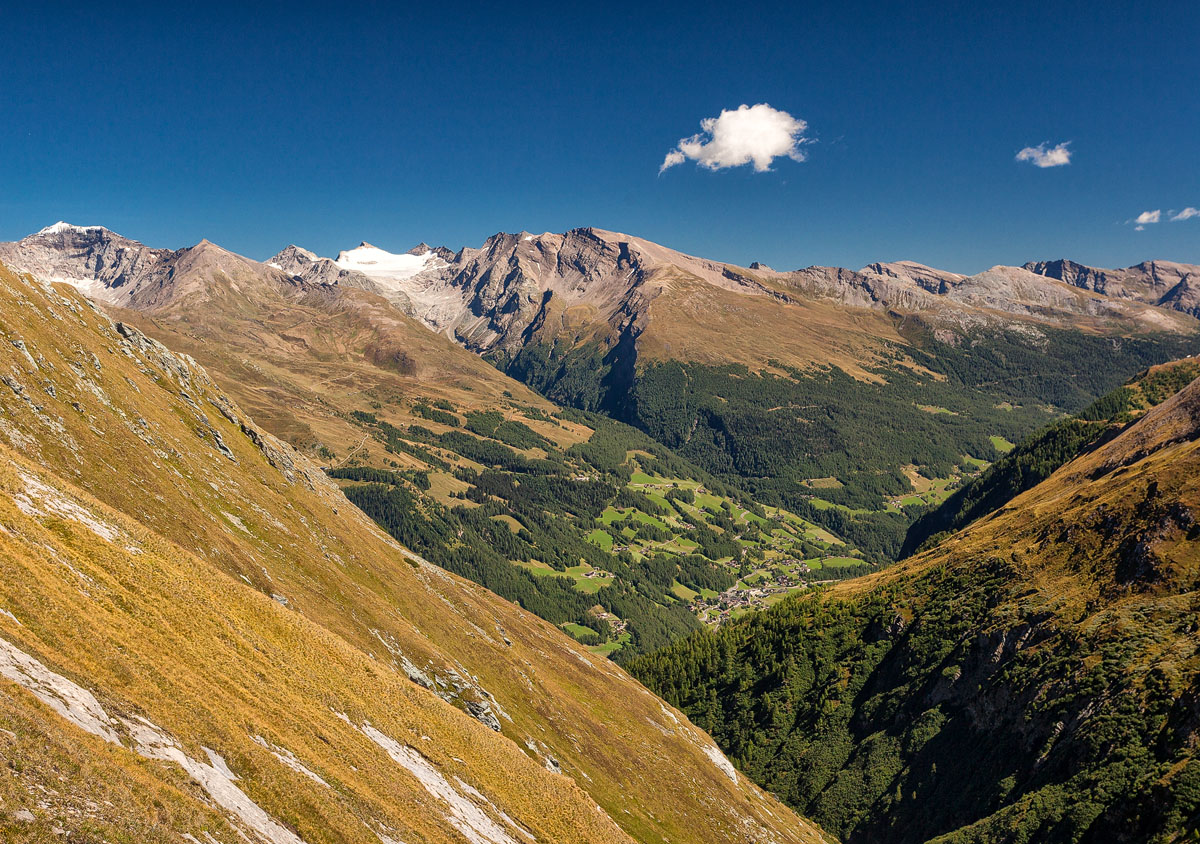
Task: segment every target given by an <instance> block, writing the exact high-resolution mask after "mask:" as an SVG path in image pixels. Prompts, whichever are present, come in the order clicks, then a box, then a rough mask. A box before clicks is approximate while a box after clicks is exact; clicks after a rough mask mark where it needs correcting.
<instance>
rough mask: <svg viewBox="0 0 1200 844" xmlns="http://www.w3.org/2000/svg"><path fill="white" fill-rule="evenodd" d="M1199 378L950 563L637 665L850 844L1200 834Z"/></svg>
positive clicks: (887, 576) (926, 563) (929, 560)
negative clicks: (1199, 629)
mask: <svg viewBox="0 0 1200 844" xmlns="http://www.w3.org/2000/svg"><path fill="white" fill-rule="evenodd" d="M1198 469H1200V381H1197V382H1193V383H1192V384H1190V385H1189V386H1187V387H1186V388H1185V389H1183V390H1182V391H1181V392H1180V393H1179V394H1178V395H1177V396H1175V397H1174V398H1172V399H1170V400H1168V401H1166V402H1164V403H1162V404H1161V405H1159V406H1158V407H1156V408H1154V409H1152V410H1149V411H1148V412H1146V413H1145V415H1144V416H1143V417H1142V418H1141V419H1140V420H1138V421H1136V422H1134V423H1133V424H1132V425H1131V426H1129V427H1128V428H1127V429H1126V430H1124V431H1123V432H1121V433H1120V434H1119V435H1118V436H1116V437H1115V438H1113V439H1112V440H1111V441H1109V442H1108V443H1106V444H1104V445H1102V446H1100V447H1099V448H1097V449H1095V450H1094V451H1092V452H1090V453H1088V454H1087V455H1084V456H1082V457H1080V458H1078V459H1076V460H1074V461H1072V462H1070V463H1068V464H1067V465H1065V466H1063V467H1062V468H1060V469H1059V470H1058V471H1057V472H1055V473H1054V474H1052V475H1051V476H1050V477H1049V478H1047V479H1046V480H1045V481H1043V482H1042V483H1041V484H1039V485H1037V486H1036V487H1034V488H1032V489H1030V490H1029V491H1027V492H1025V493H1023V494H1021V495H1019V496H1017V497H1016V498H1014V499H1012V500H1011V501H1010V502H1008V503H1007V504H1006V505H1005V506H1004V507H1003V509H1001V510H1000V511H999V512H997V513H994V514H992V515H991V516H988V517H986V518H984V519H981V520H980V521H978V522H976V523H975V524H973V525H971V526H969V527H968V528H967V529H966V530H963V531H961V532H959V533H956V534H954V535H952V536H950V537H949V538H947V539H946V540H944V541H943V542H942V543H941V544H940V545H938V546H937V547H935V548H934V549H932V550H930V551H928V552H926V553H924V554H921V555H919V556H916V557H913V558H910V559H909V560H906V561H904V562H902V563H899V564H897V565H896V566H894V567H892V568H890V569H887V570H885V571H883V572H881V573H879V574H877V575H871V576H868V577H865V578H860V579H858V580H855V581H850V582H847V583H844V584H839V585H838V586H835V587H833V588H832V589H831V590H829V591H828V592H827V593H825V594H823V595H816V596H812V597H809V598H805V599H801V600H794V601H790V602H786V603H784V604H781V605H779V606H777V607H775V608H773V609H771V610H769V611H767V612H765V613H761V614H759V615H757V616H755V617H751V618H747V619H745V620H744V621H742V622H738V623H735V624H733V625H728V626H726V627H725V628H723V629H722V630H720V631H719V632H717V633H715V634H708V633H706V634H701V635H699V636H695V637H692V638H691V639H688V640H685V641H683V642H680V643H678V644H676V645H673V646H671V647H669V648H667V649H664V650H663V651H661V652H659V653H658V654H654V655H651V656H650V657H647V658H644V659H643V660H641V661H638V662H635V663H634V665H633V670H634V671H635V673H638V674H639V676H642V677H643V678H644V679H645V680H646V681H647V682H648V683H649V684H650V685H651V687H653V688H656V689H658V690H659V691H661V692H662V693H663V694H664V695H665V696H666V697H667V698H668V700H671V701H672V702H674V703H677V704H679V705H681V707H682V708H683V709H684V711H686V712H688V713H689V715H690V716H691V717H692V718H693V719H694V720H695V721H696V722H697V723H698V724H700V725H702V726H706V727H708V728H709V729H711V730H712V731H713V734H714V735H715V736H716V737H717V739H718V741H719V742H720V743H721V744H722V746H723V747H724V749H725V750H726V752H727V753H729V754H730V756H731V758H732V759H733V761H734V762H735V763H736V764H737V765H738V766H739V767H740V769H741V770H743V771H745V772H746V773H748V774H750V775H752V776H754V777H755V778H756V779H757V780H758V781H759V782H760V783H762V784H763V785H764V786H766V787H767V788H769V789H771V791H772V792H773V793H775V794H778V795H779V796H780V797H781V798H782V799H784V800H786V801H788V802H789V803H790V804H791V805H793V806H795V807H796V808H797V809H799V810H800V811H803V812H805V813H807V814H809V815H810V816H811V817H813V818H814V819H815V820H817V821H818V822H820V823H822V824H823V825H824V826H825V828H826V829H829V830H830V831H831V832H834V833H835V834H837V835H839V837H842V838H843V839H845V840H848V841H852V842H859V841H861V842H874V841H888V842H919V841H927V840H937V841H940V842H1002V841H1003V842H1007V841H1014V840H1020V841H1124V842H1142V841H1160V842H1166V841H1181V840H1191V839H1192V838H1193V837H1195V836H1196V835H1197V834H1198V832H1200V827H1198V825H1197V824H1198V818H1200V814H1198V813H1200V796H1198V795H1200V789H1198V785H1200V759H1198V758H1197V755H1196V748H1197V746H1198V743H1200V715H1198V713H1200V709H1198V708H1197V705H1198V704H1197V688H1198V684H1200V640H1198V639H1197V636H1196V629H1197V626H1196V625H1197V619H1198V618H1200V591H1198V588H1197V587H1198V586H1200V545H1198V544H1197V539H1198V538H1200V527H1198V523H1197V517H1196V514H1197V513H1198V512H1200V472H1198V471H1197V470H1198Z"/></svg>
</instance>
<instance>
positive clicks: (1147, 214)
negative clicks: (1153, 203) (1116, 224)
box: [1130, 208, 1162, 232]
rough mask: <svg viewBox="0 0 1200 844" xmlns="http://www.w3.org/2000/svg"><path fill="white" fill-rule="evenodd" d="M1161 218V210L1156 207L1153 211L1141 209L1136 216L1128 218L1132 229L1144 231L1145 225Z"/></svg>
mask: <svg viewBox="0 0 1200 844" xmlns="http://www.w3.org/2000/svg"><path fill="white" fill-rule="evenodd" d="M1161 219H1162V211H1161V210H1159V209H1157V208H1156V209H1154V210H1153V211H1143V212H1142V213H1141V214H1138V215H1137V216H1136V217H1134V218H1133V219H1132V220H1130V222H1131V223H1133V230H1134V231H1136V232H1144V231H1145V230H1146V226H1149V225H1153V224H1154V223H1157V222H1158V221H1159V220H1161Z"/></svg>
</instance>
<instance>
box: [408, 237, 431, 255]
mask: <svg viewBox="0 0 1200 844" xmlns="http://www.w3.org/2000/svg"><path fill="white" fill-rule="evenodd" d="M429 251H431V250H430V248H429V244H428V243H426V242H425V241H423V240H422V241H421V242H420V243H418V244H417V245H416V246H414V247H413V248H412V249H410V250H408V254H409V255H417V256H420V255H424V254H425V253H427V252H429Z"/></svg>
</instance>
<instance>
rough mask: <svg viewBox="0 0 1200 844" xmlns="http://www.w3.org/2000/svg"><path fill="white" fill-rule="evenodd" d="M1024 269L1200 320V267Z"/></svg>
mask: <svg viewBox="0 0 1200 844" xmlns="http://www.w3.org/2000/svg"><path fill="white" fill-rule="evenodd" d="M1025 269H1027V270H1029V271H1030V272H1032V273H1036V274H1037V275H1042V276H1047V277H1048V278H1054V279H1058V280H1059V281H1063V282H1066V283H1067V284H1070V285H1072V286H1074V287H1079V288H1082V289H1084V290H1092V291H1095V292H1096V293H1101V294H1103V295H1105V296H1109V297H1113V298H1118V299H1132V300H1134V301H1137V302H1145V303H1146V304H1149V305H1157V306H1159V307H1163V308H1170V309H1171V310H1175V311H1182V312H1183V313H1185V314H1191V315H1192V316H1200V266H1197V265H1195V264H1178V263H1175V262H1174V261H1143V262H1142V263H1140V264H1136V265H1134V266H1132V267H1126V268H1124V269H1116V270H1106V269H1100V268H1097V267H1089V266H1085V265H1083V264H1077V263H1075V262H1074V261H1068V260H1058V261H1036V262H1034V261H1031V262H1029V263H1028V264H1025Z"/></svg>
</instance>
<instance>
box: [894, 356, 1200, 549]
mask: <svg viewBox="0 0 1200 844" xmlns="http://www.w3.org/2000/svg"><path fill="white" fill-rule="evenodd" d="M1197 377H1200V361H1197V360H1196V359H1194V358H1186V359H1184V360H1180V361H1173V362H1171V363H1167V364H1162V365H1161V366H1155V367H1152V368H1150V369H1148V370H1146V371H1145V372H1143V373H1141V374H1139V375H1138V376H1137V377H1136V378H1134V379H1133V380H1131V381H1130V382H1129V383H1127V384H1125V385H1124V386H1121V387H1118V388H1117V389H1115V390H1113V391H1112V392H1111V393H1108V394H1107V395H1105V396H1103V397H1102V398H1100V399H1097V400H1096V401H1095V402H1094V403H1093V404H1091V405H1089V406H1088V407H1086V408H1084V409H1083V410H1081V411H1079V413H1077V414H1076V415H1074V416H1071V417H1068V418H1067V419H1063V420H1062V421H1060V422H1056V423H1054V424H1053V425H1051V426H1049V427H1048V428H1046V429H1044V430H1042V431H1039V432H1038V433H1037V434H1035V435H1033V436H1031V437H1030V438H1029V439H1027V440H1025V441H1023V442H1021V443H1020V444H1019V445H1017V447H1016V448H1014V449H1013V450H1012V451H1010V452H1009V453H1008V454H1006V455H1004V456H1003V457H1001V458H1000V459H999V460H997V461H996V462H995V463H993V464H992V465H991V466H989V467H988V468H987V469H986V471H984V472H983V473H982V474H981V475H979V476H978V477H976V478H973V479H971V480H970V481H968V482H967V483H965V484H963V486H962V487H960V488H959V489H958V490H956V491H955V492H954V493H953V494H952V495H951V496H950V497H949V498H947V499H946V500H945V501H944V502H942V503H941V504H940V505H939V506H938V507H936V508H934V509H933V510H931V511H930V512H928V513H925V514H923V515H922V516H921V517H920V518H919V519H917V520H916V521H915V522H913V524H912V525H911V526H910V527H909V529H908V533H907V534H906V535H905V538H904V548H903V549H902V551H901V553H902V555H908V554H911V553H913V552H915V551H916V550H917V549H919V548H921V547H922V546H925V545H928V544H932V543H934V542H936V541H937V540H938V539H939V538H941V537H942V536H943V535H944V534H945V533H946V532H948V531H955V530H961V529H962V528H963V527H965V526H966V525H968V524H970V523H971V522H972V521H974V520H975V519H978V518H980V517H981V516H985V515H987V514H988V513H991V512H992V511H994V510H999V509H1000V508H1001V507H1003V506H1004V505H1005V504H1007V503H1008V502H1009V501H1011V500H1012V499H1013V498H1015V497H1016V496H1017V495H1019V494H1020V493H1022V492H1024V491H1025V490H1027V489H1030V488H1031V487H1033V486H1036V485H1037V484H1039V483H1041V482H1042V481H1044V480H1045V479H1046V478H1048V477H1049V476H1050V475H1051V473H1053V472H1054V470H1055V469H1057V468H1058V467H1059V466H1062V465H1063V464H1064V463H1067V462H1069V461H1071V460H1074V459H1075V458H1076V457H1078V456H1079V455H1081V454H1083V453H1085V452H1087V451H1089V450H1090V449H1092V448H1094V447H1096V446H1097V445H1098V444H1101V443H1103V442H1105V441H1106V440H1107V439H1109V438H1111V437H1112V436H1115V435H1116V434H1117V433H1118V432H1119V431H1120V430H1121V428H1122V427H1123V426H1125V425H1127V424H1128V423H1129V422H1130V420H1132V419H1136V418H1138V417H1140V416H1141V415H1142V414H1143V413H1145V412H1146V411H1147V410H1149V409H1150V408H1152V407H1154V406H1156V405H1158V404H1160V403H1161V402H1164V401H1166V400H1167V399H1168V398H1170V397H1171V396H1173V395H1174V394H1175V393H1177V392H1178V391H1179V390H1180V389H1182V388H1183V387H1184V386H1186V385H1187V384H1189V383H1190V382H1192V381H1193V380H1195V379H1196V378H1197Z"/></svg>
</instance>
